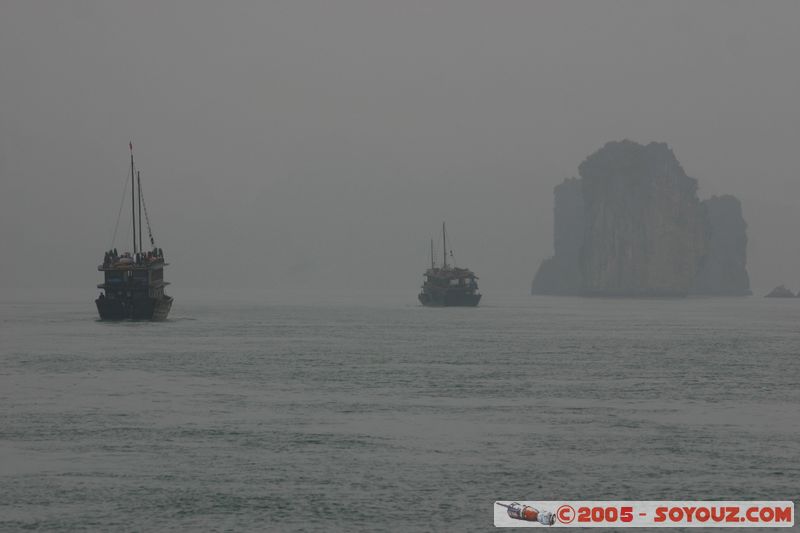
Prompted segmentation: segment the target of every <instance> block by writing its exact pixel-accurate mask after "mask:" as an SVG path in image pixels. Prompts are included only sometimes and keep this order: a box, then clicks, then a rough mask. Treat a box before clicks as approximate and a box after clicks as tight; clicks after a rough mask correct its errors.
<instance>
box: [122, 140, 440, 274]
mask: <svg viewBox="0 0 800 533" xmlns="http://www.w3.org/2000/svg"><path fill="white" fill-rule="evenodd" d="M131 157H133V156H131ZM442 248H443V249H444V250H442V252H443V253H444V263H442V268H447V232H446V231H445V229H444V222H442Z"/></svg>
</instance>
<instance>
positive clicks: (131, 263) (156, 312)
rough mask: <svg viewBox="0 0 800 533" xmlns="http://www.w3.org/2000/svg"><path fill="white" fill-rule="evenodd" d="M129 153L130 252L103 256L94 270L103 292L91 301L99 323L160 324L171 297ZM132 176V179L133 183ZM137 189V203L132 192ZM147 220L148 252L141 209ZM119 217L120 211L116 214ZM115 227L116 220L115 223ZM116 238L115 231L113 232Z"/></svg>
mask: <svg viewBox="0 0 800 533" xmlns="http://www.w3.org/2000/svg"><path fill="white" fill-rule="evenodd" d="M130 149H131V221H132V222H131V223H132V229H133V252H123V253H122V254H118V253H117V249H116V248H114V249H112V250H109V251H107V252H106V253H105V256H104V257H103V264H102V265H100V266H98V267H97V270H99V271H100V272H103V273H104V275H105V281H104V282H103V283H101V284H99V285H98V286H97V288H98V289H101V290H102V291H103V292H102V293H100V296H99V297H98V298H97V299H96V300H95V301H94V303H95V304H96V305H97V311H98V313H100V319H101V320H125V319H133V320H164V319H166V318H167V315H168V314H169V310H170V308H171V307H172V297H171V296H167V295H166V294H164V287H166V286H167V285H168V283H167V282H166V281H164V267H165V266H167V263H165V262H164V251H163V250H162V249H161V248H157V247H156V245H155V241H154V239H153V232H152V231H151V230H150V219H149V217H148V216H147V206H146V205H144V201H143V200H142V182H141V178H140V176H139V173H138V172H136V171H135V167H134V163H133V143H131V144H130ZM134 176H135V177H136V179H135V180H134ZM137 188H138V193H139V194H138V200H137V195H136V189H137ZM137 204H138V208H139V241H138V243H137V241H136V206H137ZM143 206H144V216H145V219H146V220H147V233H148V235H149V237H150V246H151V247H152V249H151V250H149V251H145V250H144V247H143V246H142V207H143ZM120 213H121V210H120ZM117 222H118V223H119V220H117ZM114 233H115V236H116V230H115V231H114Z"/></svg>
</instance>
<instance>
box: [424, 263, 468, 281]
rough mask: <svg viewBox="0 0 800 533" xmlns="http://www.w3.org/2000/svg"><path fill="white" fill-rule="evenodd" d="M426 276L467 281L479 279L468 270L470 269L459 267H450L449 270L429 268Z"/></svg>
mask: <svg viewBox="0 0 800 533" xmlns="http://www.w3.org/2000/svg"><path fill="white" fill-rule="evenodd" d="M425 275H426V276H429V277H434V278H448V279H465V278H475V279H478V276H476V275H475V273H474V272H473V271H472V270H470V269H468V268H458V267H450V266H448V267H447V268H439V267H434V268H429V269H428V270H426V271H425Z"/></svg>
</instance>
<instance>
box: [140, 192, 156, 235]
mask: <svg viewBox="0 0 800 533" xmlns="http://www.w3.org/2000/svg"><path fill="white" fill-rule="evenodd" d="M139 199H141V200H142V207H144V219H145V221H146V222H147V235H148V237H150V246H152V247H153V248H155V247H156V241H155V239H153V230H152V229H150V215H148V214H147V202H145V201H144V193H142V184H141V182H139Z"/></svg>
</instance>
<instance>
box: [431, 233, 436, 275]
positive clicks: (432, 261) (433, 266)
mask: <svg viewBox="0 0 800 533" xmlns="http://www.w3.org/2000/svg"><path fill="white" fill-rule="evenodd" d="M434 268H436V265H435V264H434V259H433V239H431V270H433V269H434Z"/></svg>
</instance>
